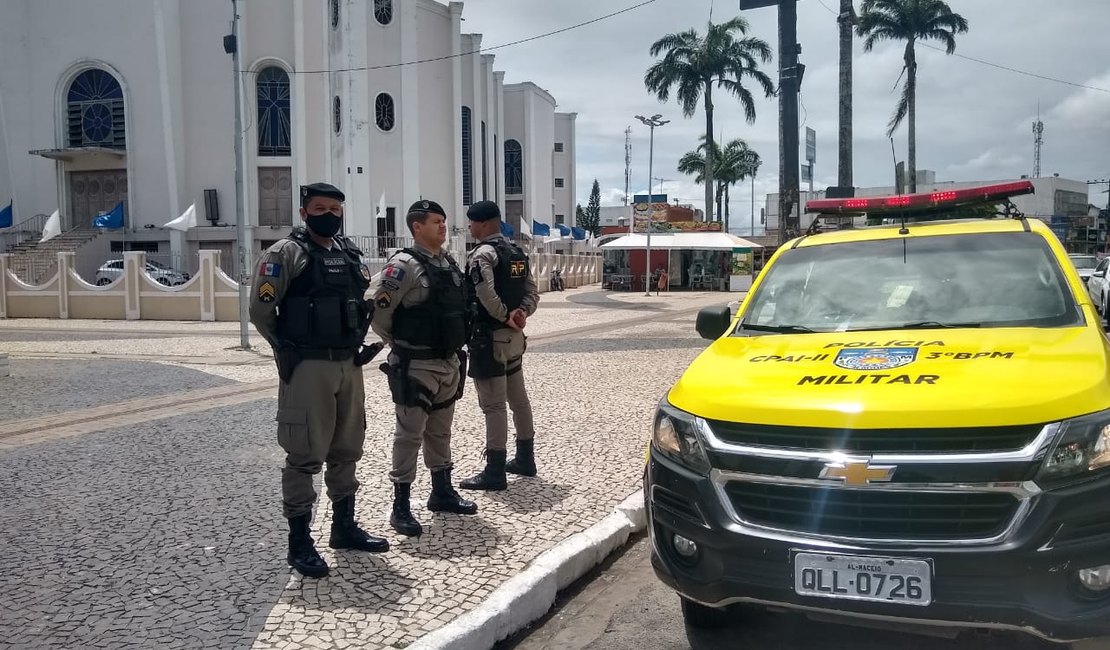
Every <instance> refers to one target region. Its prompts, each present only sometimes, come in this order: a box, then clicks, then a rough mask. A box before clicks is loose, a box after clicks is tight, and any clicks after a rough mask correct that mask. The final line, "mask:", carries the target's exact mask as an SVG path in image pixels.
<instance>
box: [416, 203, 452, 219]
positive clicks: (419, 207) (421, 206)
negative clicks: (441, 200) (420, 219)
mask: <svg viewBox="0 0 1110 650" xmlns="http://www.w3.org/2000/svg"><path fill="white" fill-rule="evenodd" d="M413 212H427V213H428V214H440V215H443V216H444V217H446V216H447V213H446V212H444V210H443V208H442V207H441V206H440V205H439V204H438V203H436V202H435V201H423V200H421V201H417V202H416V203H413V204H412V205H410V206H409V211H408V214H412V213H413Z"/></svg>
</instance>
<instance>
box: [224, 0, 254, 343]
mask: <svg viewBox="0 0 1110 650" xmlns="http://www.w3.org/2000/svg"><path fill="white" fill-rule="evenodd" d="M239 42H240V39H239V10H238V7H237V5H236V0H231V38H230V39H224V51H226V52H228V53H229V54H231V67H232V73H233V76H232V81H233V82H234V88H235V239H236V246H237V248H238V251H237V252H238V255H239V264H238V266H239V345H240V346H241V347H242V348H243V349H244V350H249V349H250V347H251V343H250V334H249V332H248V330H247V322H248V320H249V310H248V298H247V282H248V281H249V278H250V276H249V271H250V268H251V267H250V249H249V248H248V246H247V224H246V219H245V215H244V214H243V106H242V98H241V97H240V86H241V83H240V79H239Z"/></svg>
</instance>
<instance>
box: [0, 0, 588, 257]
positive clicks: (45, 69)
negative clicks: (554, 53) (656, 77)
mask: <svg viewBox="0 0 1110 650" xmlns="http://www.w3.org/2000/svg"><path fill="white" fill-rule="evenodd" d="M238 7H239V15H240V18H241V24H240V30H241V35H240V39H239V41H238V48H239V54H240V68H241V72H240V73H239V74H237V75H236V73H235V72H234V71H233V70H232V57H231V55H230V54H228V53H227V52H226V51H225V37H226V36H227V35H229V34H230V33H231V2H230V1H229V0H96V1H95V2H89V1H83V0H3V2H0V207H4V206H5V205H7V203H8V199H11V200H12V201H13V204H14V212H15V223H17V224H18V223H19V222H21V221H25V220H27V219H29V218H31V217H32V216H34V215H39V214H50V213H51V212H53V211H54V210H55V209H58V210H59V211H60V213H61V215H62V228H63V230H72V229H76V228H89V227H90V223H91V221H92V219H93V218H94V217H96V216H97V215H98V214H99V213H101V212H106V211H109V210H111V209H112V208H113V207H114V206H116V205H117V204H119V203H120V202H121V201H122V202H123V203H124V207H125V215H126V216H125V227H124V228H123V229H120V230H112V231H109V232H107V233H105V234H103V235H101V237H100V239H104V238H110V239H111V243H112V250H113V251H121V250H145V251H148V252H150V253H159V254H169V253H171V252H172V253H173V254H174V255H175V256H181V257H182V258H183V257H184V256H195V254H196V252H197V251H198V250H201V249H216V250H221V251H223V254H224V255H225V256H227V257H231V256H232V252H233V251H234V250H235V249H234V242H235V231H236V228H235V225H236V217H235V215H236V195H235V192H236V185H235V155H234V139H235V138H236V136H237V134H236V132H235V123H234V85H233V79H235V78H237V79H238V80H239V82H240V83H241V86H240V88H241V96H242V100H241V101H242V104H241V106H242V115H243V130H242V145H243V160H242V168H243V171H244V174H243V177H244V179H243V180H244V182H243V189H242V199H243V205H244V211H245V219H246V224H247V229H248V233H249V235H248V236H249V239H250V245H251V248H252V249H253V250H254V251H258V250H260V249H262V248H264V247H266V246H268V245H269V244H271V243H272V242H274V241H276V240H277V239H279V238H281V237H283V236H284V235H286V234H287V233H288V232H289V230H290V228H291V227H292V226H294V225H295V224H297V223H299V222H300V218H299V216H298V213H297V209H298V207H299V204H298V192H297V188H298V186H300V185H302V184H307V183H311V182H315V181H327V182H331V183H333V184H334V185H336V186H338V187H340V188H341V189H342V190H343V191H344V192H345V193H346V195H347V212H346V214H347V217H346V223H345V231H346V232H347V234H349V235H361V236H369V237H382V236H388V235H392V234H396V235H399V236H400V235H406V234H407V232H406V228H405V224H404V210H405V208H406V207H407V206H408V205H409V204H411V203H412V202H414V201H416V200H419V199H421V198H424V199H431V200H434V201H437V202H439V203H440V204H442V205H443V206H444V207H445V208H447V211H448V212H450V213H451V214H450V215H449V225H450V227H451V228H452V231H453V232H454V233H455V234H456V235H458V234H461V233H464V232H465V228H466V216H465V212H466V207H467V206H468V205H470V204H471V203H473V202H476V201H479V200H482V199H489V200H492V201H496V202H497V203H498V204H499V205H500V206H501V208H502V211H503V213H504V214H505V215H506V220H507V221H509V222H510V223H511V224H512V225H513V226H514V228H515V229H516V230H517V231H518V232H520V230H521V225H522V224H521V222H522V219H523V221H524V228H525V231H527V229H528V224H530V223H531V221H532V220H536V221H540V222H543V223H547V224H553V223H564V224H566V225H574V223H573V222H574V214H575V210H574V206H575V184H576V178H575V151H576V147H575V113H567V112H557V111H556V108H557V104H556V100H555V98H554V97H552V96H551V94H549V93H548V92H547V91H545V90H544V89H543V88H541V87H540V86H539V85H536V84H535V83H532V82H527V81H526V82H522V83H514V84H506V83H505V73H504V72H502V71H498V70H495V62H494V56H493V55H490V54H481V53H480V50H481V48H482V43H483V36H482V35H479V34H467V33H463V31H462V18H463V3H460V2H451V3H450V4H443V3H441V2H437V1H436V0H264V1H260V0H240V2H239V3H238ZM510 36H511V35H502V36H501V37H500V38H499V39H498V42H503V41H506V40H510ZM383 195H384V203H385V205H386V210H385V213H384V214H378V206H379V202H380V201H381V199H382V196H383ZM191 204H195V205H196V211H197V226H196V227H193V228H191V229H190V230H189V231H188V232H185V233H178V232H177V231H173V230H169V229H166V228H163V224H165V223H166V222H169V221H170V220H172V219H174V218H175V217H177V216H178V215H180V214H181V213H182V212H183V211H184V210H185V209H186V208H187V207H188V206H189V205H191ZM0 252H3V251H0ZM225 268H227V267H226V265H225Z"/></svg>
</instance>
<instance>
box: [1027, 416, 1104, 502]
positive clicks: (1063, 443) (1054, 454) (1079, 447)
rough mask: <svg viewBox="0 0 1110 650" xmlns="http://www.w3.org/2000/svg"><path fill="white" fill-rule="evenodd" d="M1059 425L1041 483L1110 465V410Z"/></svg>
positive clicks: (1102, 470) (1040, 472) (1040, 478)
mask: <svg viewBox="0 0 1110 650" xmlns="http://www.w3.org/2000/svg"><path fill="white" fill-rule="evenodd" d="M1059 427H1060V430H1059V432H1058V433H1057V434H1056V442H1055V444H1053V446H1052V447H1051V448H1050V449H1049V452H1048V455H1047V456H1045V458H1044V462H1043V463H1041V469H1040V471H1039V472H1038V473H1037V482H1038V483H1041V482H1044V483H1048V484H1053V483H1059V482H1061V481H1064V480H1067V479H1072V478H1081V477H1086V476H1087V475H1089V474H1091V473H1094V472H1099V473H1101V472H1105V471H1106V470H1108V469H1110V411H1102V412H1100V413H1094V414H1092V415H1084V416H1083V417H1079V418H1075V419H1073V420H1065V421H1064V422H1061V423H1060V424H1059Z"/></svg>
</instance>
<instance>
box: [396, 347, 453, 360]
mask: <svg viewBox="0 0 1110 650" xmlns="http://www.w3.org/2000/svg"><path fill="white" fill-rule="evenodd" d="M393 352H394V354H396V355H397V356H398V357H401V358H402V359H409V360H412V361H430V360H432V359H440V360H447V359H453V358H454V357H455V355H456V352H455V351H454V350H451V351H448V352H444V351H443V350H412V349H409V348H393Z"/></svg>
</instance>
